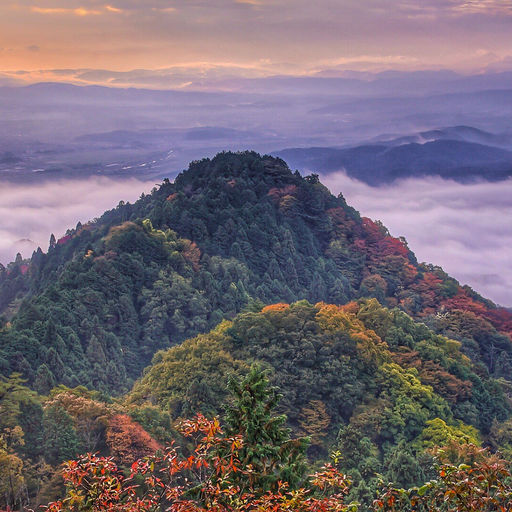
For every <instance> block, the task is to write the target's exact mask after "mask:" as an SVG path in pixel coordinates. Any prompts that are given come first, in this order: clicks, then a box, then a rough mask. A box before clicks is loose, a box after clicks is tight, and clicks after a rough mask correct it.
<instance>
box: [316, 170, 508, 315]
mask: <svg viewBox="0 0 512 512" xmlns="http://www.w3.org/2000/svg"><path fill="white" fill-rule="evenodd" d="M321 179H322V182H323V183H324V184H325V185H326V186H327V187H328V188H329V189H330V190H331V191H332V192H333V193H335V194H338V193H339V192H341V193H342V194H343V195H344V197H345V199H346V200H347V202H348V203H349V204H350V205H351V206H353V207H355V208H356V209H357V210H359V211H360V212H361V215H363V216H365V217H370V218H371V219H374V220H375V219H378V220H380V221H382V222H383V223H384V225H385V226H386V227H387V228H388V229H389V230H390V232H391V234H392V235H393V236H405V238H406V239H407V242H408V244H409V247H410V249H411V250H412V251H414V253H415V254H416V257H417V258H418V260H419V261H424V262H427V263H432V264H435V265H439V266H441V267H443V269H444V270H445V271H446V272H448V274H450V275H451V276H453V277H455V278H456V279H457V280H459V281H460V283H461V284H468V285H470V286H471V287H472V288H473V289H474V290H475V291H477V292H479V293H481V294H482V295H484V296H485V297H487V298H490V299H491V300H493V301H494V302H496V303H498V304H500V305H503V306H512V265H511V263H510V262H511V260H510V248H511V247H512V213H511V212H512V179H509V180H507V181H502V182H499V183H475V184H469V185H468V184H466V185H463V184H460V183H456V182H454V181H448V180H443V179H440V178H425V179H408V180H405V181H401V182H397V183H395V184H393V185H389V186H383V187H378V188H376V187H370V186H368V185H366V184H364V183H362V182H360V181H357V180H354V179H351V178H349V177H347V176H346V175H345V174H344V173H343V172H337V173H334V174H330V175H327V176H323V177H321Z"/></svg>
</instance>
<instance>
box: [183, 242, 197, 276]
mask: <svg viewBox="0 0 512 512" xmlns="http://www.w3.org/2000/svg"><path fill="white" fill-rule="evenodd" d="M183 245H184V247H183V257H184V258H185V259H186V260H187V261H188V262H189V263H190V264H191V265H192V268H193V269H194V270H195V271H196V272H197V271H198V270H199V269H200V268H201V265H199V261H200V260H201V250H200V249H199V247H197V245H196V243H195V242H191V241H190V240H186V239H185V240H184V241H183Z"/></svg>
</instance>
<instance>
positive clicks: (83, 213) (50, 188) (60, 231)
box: [0, 177, 155, 264]
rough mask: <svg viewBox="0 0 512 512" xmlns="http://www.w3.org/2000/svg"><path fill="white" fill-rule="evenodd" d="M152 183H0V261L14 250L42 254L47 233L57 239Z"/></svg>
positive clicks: (134, 197)
mask: <svg viewBox="0 0 512 512" xmlns="http://www.w3.org/2000/svg"><path fill="white" fill-rule="evenodd" d="M154 185H155V183H154V182H143V181H139V180H136V179H133V180H125V181H115V180H112V179H109V178H104V177H99V178H89V179H86V180H65V181H57V182H48V183H44V184H41V183H38V184H33V185H18V184H11V183H0V219H1V222H0V262H1V263H3V264H7V263H8V262H10V261H13V260H14V258H15V256H16V253H17V252H20V253H21V254H22V256H23V257H30V255H31V254H32V251H34V250H35V249H37V247H41V249H42V250H43V251H45V252H46V250H47V248H48V242H49V239H50V234H51V233H54V234H55V236H56V237H57V238H59V237H60V236H62V235H64V233H65V232H66V230H67V229H68V228H73V227H75V226H76V224H77V222H78V221H80V222H82V223H84V222H87V221H89V220H92V219H94V218H96V217H99V216H100V215H101V214H102V213H103V212H104V211H105V210H110V209H112V208H114V207H115V206H116V205H117V204H118V203H119V201H121V200H123V201H130V202H133V201H135V200H137V199H138V198H139V197H140V195H141V194H142V193H143V192H149V191H150V190H151V188H152V187H154Z"/></svg>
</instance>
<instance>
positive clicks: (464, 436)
mask: <svg viewBox="0 0 512 512" xmlns="http://www.w3.org/2000/svg"><path fill="white" fill-rule="evenodd" d="M266 375H268V378H269V380H270V383H271V384H272V385H273V386H275V387H274V388H269V387H268V382H267V383H266V384H265V382H266ZM0 397H1V399H2V408H3V410H4V414H2V415H1V416H0V432H1V439H2V446H0V468H1V470H2V471H0V475H1V476H0V489H2V490H3V491H4V494H3V495H1V496H3V498H2V497H0V500H3V501H0V504H2V503H4V504H8V505H9V504H10V505H11V506H12V505H15V506H18V505H19V506H21V504H23V503H25V504H27V503H30V504H31V505H37V504H38V503H43V504H44V503H47V502H48V501H51V500H56V499H58V498H60V497H63V496H64V495H65V493H66V491H65V489H64V487H63V482H62V479H61V477H60V476H59V475H60V472H59V470H58V468H59V464H60V463H61V462H63V461H65V460H67V459H69V458H75V457H79V454H83V453H86V452H99V453H98V456H95V457H91V456H90V455H88V456H84V457H82V458H80V461H81V462H80V463H79V465H77V463H72V464H71V465H69V466H68V469H67V471H68V477H69V478H70V480H68V489H67V490H68V492H72V489H73V486H76V490H77V492H78V494H77V495H75V496H76V498H73V496H74V495H73V494H72V493H71V494H68V498H69V499H70V500H71V501H70V502H69V508H59V507H58V506H56V507H55V509H54V510H74V508H73V506H74V505H73V504H74V503H75V501H73V500H74V499H77V500H80V499H82V498H80V496H83V499H86V496H87V495H89V496H90V499H93V500H99V497H98V495H97V494H96V493H97V490H95V489H96V488H95V487H93V486H92V484H91V482H93V481H97V485H98V487H99V488H101V487H104V488H105V492H107V493H108V496H109V498H108V499H114V495H113V494H112V490H114V493H115V492H116V491H115V489H116V487H111V488H110V487H109V485H111V484H109V482H111V481H110V480H109V478H113V476H112V475H115V474H119V475H122V474H124V475H127V474H129V471H128V472H127V469H128V468H130V467H131V471H132V472H134V471H135V473H137V472H138V471H142V474H145V473H147V472H150V473H152V472H153V469H151V470H150V466H154V464H156V467H157V468H161V465H162V464H175V463H176V464H177V465H176V467H175V471H176V472H178V471H183V469H184V468H186V466H183V465H178V463H177V462H173V461H175V455H173V452H172V450H171V452H170V454H169V456H168V458H165V459H164V460H162V459H158V460H157V461H156V462H155V463H154V464H153V465H151V463H150V462H148V461H147V459H144V457H148V456H153V455H154V454H155V453H162V452H163V451H164V449H165V447H166V446H168V445H169V444H170V443H171V442H172V441H175V442H176V443H177V446H181V447H182V449H183V450H184V456H185V460H189V461H190V457H191V456H193V457H195V456H198V457H202V456H204V455H205V452H203V451H200V452H193V451H192V448H191V445H190V443H189V442H188V441H186V439H184V437H183V436H182V434H184V435H185V438H186V437H187V434H186V431H187V429H188V432H189V434H188V436H190V435H191V434H192V433H193V432H197V430H194V429H199V432H201V426H200V425H203V427H204V428H208V432H210V431H211V429H214V431H215V429H217V428H218V425H217V427H215V426H214V425H215V424H214V423H212V424H209V423H206V424H205V421H206V420H205V419H204V418H203V419H201V418H199V419H198V420H197V421H199V426H198V425H196V426H195V427H192V425H194V422H192V423H187V421H188V420H187V419H188V418H194V416H195V415H196V414H197V413H202V414H204V415H205V417H206V418H213V417H215V416H216V417H219V418H220V420H221V422H222V424H224V425H226V429H227V430H226V431H225V433H226V435H227V436H228V438H227V441H228V445H231V446H232V449H234V450H236V457H237V458H239V464H240V470H239V472H238V476H237V475H236V474H235V475H231V476H230V477H229V479H227V478H226V479H223V480H222V481H221V482H220V485H221V486H226V485H231V486H236V485H242V487H243V488H244V489H245V491H244V492H254V493H256V494H255V495H253V496H252V498H251V497H250V495H249V498H250V500H251V502H252V501H254V502H256V498H260V497H261V495H260V494H258V493H261V492H267V491H271V490H272V491H277V490H278V486H277V482H278V480H282V479H285V481H286V482H288V483H289V485H290V486H291V488H292V489H294V488H297V487H299V486H302V485H306V483H307V479H306V474H307V472H308V471H310V472H311V471H313V470H314V469H315V468H318V467H319V466H320V465H321V464H322V463H325V462H327V461H329V460H331V462H333V463H334V464H335V467H336V470H337V471H340V472H342V473H343V474H347V475H349V477H350V479H351V481H352V485H351V486H349V485H348V482H349V481H348V480H347V482H346V483H345V484H344V488H345V487H346V492H345V493H348V498H347V500H346V502H347V503H348V502H350V501H354V502H358V503H360V507H359V510H361V511H365V510H373V509H372V508H371V507H372V502H373V500H374V498H375V497H376V496H377V495H378V494H379V493H383V492H385V491H386V489H385V487H383V485H384V484H387V483H388V482H389V483H390V485H391V486H395V487H396V486H398V487H405V488H407V487H411V486H419V485H421V484H423V483H424V482H427V481H428V480H430V479H431V478H433V477H434V476H435V475H436V471H438V469H437V464H439V462H440V460H445V462H446V463H448V462H450V463H452V464H455V463H458V462H460V461H464V462H469V463H477V462H478V463H481V462H482V461H484V462H485V461H487V460H488V457H491V459H489V460H493V461H494V462H493V463H494V464H495V463H496V460H497V459H496V457H495V456H492V455H491V453H487V454H483V453H482V452H480V449H479V447H480V446H481V445H484V446H487V447H490V448H491V449H492V450H493V451H494V450H500V451H501V453H502V454H503V455H505V456H506V457H507V458H508V459H509V460H510V458H511V457H512V435H511V432H512V397H511V392H510V382H508V381H505V380H504V379H494V378H491V377H488V376H487V375H485V374H482V373H481V371H480V368H479V366H478V365H476V364H474V363H472V362H471V360H470V359H469V358H468V357H467V356H465V355H464V354H463V353H462V352H461V343H459V342H457V341H454V340H451V339H448V338H446V337H444V336H441V335H438V334H435V333H434V332H432V331H431V330H430V329H428V328H427V327H426V326H425V325H424V324H422V323H416V322H414V321H413V320H412V319H411V318H410V317H409V316H408V315H407V314H405V313H403V312H401V311H399V310H398V309H392V310H390V309H387V308H384V307H383V306H381V305H380V304H379V303H378V301H377V300H376V299H361V300H358V301H357V302H349V303H348V304H346V305H344V306H338V305H330V304H326V303H323V302H321V303H317V304H316V305H313V304H310V303H309V302H307V301H304V300H303V301H299V302H296V303H293V304H291V305H289V304H284V303H279V304H274V305H269V306H265V307H263V308H259V307H256V306H255V305H253V307H252V311H247V312H245V313H241V314H239V315H237V316H236V317H235V318H234V319H233V320H232V321H224V322H222V323H221V324H220V325H219V326H218V327H216V328H215V329H214V330H212V331H211V332H209V333H207V334H202V335H198V336H197V337H195V338H192V339H189V340H187V341H185V342H184V343H182V344H181V345H179V346H175V347H172V348H170V349H168V350H166V351H160V352H158V353H157V354H156V355H155V356H154V358H153V362H152V364H151V366H150V367H149V368H148V369H147V370H146V371H145V373H144V375H143V376H142V377H141V379H140V380H138V381H137V383H136V384H135V386H134V388H133V390H132V391H131V392H130V393H128V394H127V395H125V396H123V397H121V398H119V399H117V400H114V401H113V400H112V399H110V398H109V397H108V396H105V395H102V394H100V393H98V392H97V391H88V390H87V389H85V388H74V389H70V388H66V387H64V386H60V387H57V388H54V389H53V390H52V391H51V392H50V393H49V394H48V395H47V396H42V395H39V394H37V393H35V392H34V391H31V390H30V389H29V388H27V387H26V386H25V385H23V383H22V382H21V381H20V379H19V377H17V376H15V375H14V376H12V377H11V378H4V379H2V380H1V381H0ZM183 422H185V423H183ZM187 425H189V426H188V427H187ZM208 425H210V426H208ZM288 427H289V428H290V430H287V428H288ZM184 429H185V430H184ZM251 429H252V430H251ZM178 430H179V431H180V432H181V434H179V433H178ZM205 433H206V432H205ZM221 433H222V432H220V434H221ZM239 434H240V435H242V439H241V440H240V443H241V444H240V445H238V444H236V445H233V444H232V443H233V439H232V438H230V437H229V436H235V435H239ZM207 435H211V433H210V434H207ZM194 439H195V438H194ZM230 439H231V440H230ZM227 441H223V443H224V444H223V446H225V443H226V442H227ZM208 446H209V448H208V450H213V453H212V457H216V456H217V455H216V454H218V452H217V451H216V450H217V448H216V447H215V446H216V445H215V444H211V443H210V444H208ZM445 446H448V447H449V449H448V450H447V451H445V452H443V453H438V452H437V451H436V450H438V449H439V448H441V447H445ZM233 447H234V448H233ZM98 457H99V458H98ZM104 457H107V458H106V459H105V458H104ZM108 457H112V458H111V459H108ZM492 457H494V459H492ZM443 458H444V459H443ZM139 459H141V460H140V461H139ZM207 460H209V461H210V462H209V463H211V464H216V463H215V460H217V459H215V458H213V459H207ZM137 461H139V462H137ZM232 462H233V456H232V457H231V463H232ZM485 463H486V464H487V462H485ZM180 464H181V463H180ZM249 464H251V466H252V469H251V470H250V471H249V473H245V470H246V469H248V467H249V466H248V465H249ZM104 465H106V466H104ZM114 465H115V466H116V467H118V468H119V473H116V471H117V470H116V471H114V470H112V469H109V470H108V471H107V473H106V475H105V476H103V475H104V470H102V468H104V467H107V468H113V467H114ZM144 467H146V469H145V470H144V469H143V468H144ZM492 467H493V468H495V469H493V471H495V470H496V468H497V466H492ZM503 467H505V466H503ZM134 468H135V469H134ZM101 471H103V473H102V472H101ZM158 471H160V470H159V469H157V472H156V475H155V476H156V477H157V478H163V476H162V474H161V473H158ZM219 471H227V466H225V467H224V469H222V468H220V469H219ZM489 471H490V470H489ZM489 471H487V473H485V474H486V475H487V476H486V478H490V477H489V475H490V473H489ZM81 472H83V473H81ZM73 474H75V476H76V478H83V477H84V476H85V475H88V476H87V479H88V480H87V481H88V482H89V483H88V484H87V485H85V486H82V485H80V484H79V482H80V481H79V480H77V479H73V477H72V475H73ZM186 475H187V473H185V476H186ZM248 475H249V476H248ZM116 478H119V477H116ZM123 478H124V477H123ZM191 478H193V479H195V478H197V474H195V473H194V472H192V476H191ZM247 478H248V479H249V480H248V481H249V482H252V483H251V484H250V485H251V486H252V487H250V488H247V487H245V485H247V482H246V483H245V484H243V482H245V481H246V480H245V479H247ZM475 478H476V477H475ZM493 478H494V477H493ZM498 478H501V477H499V476H498ZM13 482H14V483H13ZM73 482H74V483H73ZM138 482H139V484H140V483H141V482H142V480H140V479H139V480H138ZM151 482H153V483H151ZM176 482H177V481H176V480H175V479H171V480H170V481H169V485H170V486H171V488H173V486H176V485H177V483H176ZM185 482H186V481H185ZM331 483H332V482H331ZM116 485H117V484H116ZM119 485H121V484H119ZM126 485H128V483H127V484H126ZM145 485H148V486H150V487H151V485H155V480H154V479H153V480H146V484H145ZM187 485H188V484H187ZM447 485H453V484H450V482H448V483H447ZM471 485H472V486H473V485H476V484H473V483H472V484H471ZM481 485H484V484H483V483H481ZM492 485H496V482H494V481H493V484H492ZM109 488H110V489H111V490H110V491H109V490H108V489H109ZM213 488H215V487H213ZM493 488H494V487H493ZM117 489H119V487H117ZM231 489H232V492H240V493H241V492H242V491H234V490H233V489H234V488H231ZM250 489H252V490H250ZM434 490H435V489H434ZM157 491H158V486H157V488H156V489H155V493H156V494H153V495H151V496H153V498H152V499H154V500H157V501H158V499H161V497H162V496H161V495H160V494H159V493H158V492H157ZM509 491H510V492H512V491H511V490H510V488H509ZM223 492H224V491H223ZM226 492H228V491H226ZM436 492H437V491H436ZM460 492H462V491H460ZM485 492H486V493H489V492H490V491H489V490H486V491H485ZM88 493H89V494H88ZM158 496H160V498H158ZM185 496H187V499H190V498H191V497H192V496H195V495H194V494H193V489H191V491H190V492H189V493H187V494H186V495H185ZM485 496H487V494H486V495H485ZM501 496H502V498H500V499H502V500H503V499H505V498H503V496H505V495H501ZM218 498H220V499H221V500H222V498H221V497H220V496H218ZM249 498H247V499H249ZM115 499H119V500H120V501H121V502H122V503H124V502H125V501H126V500H128V501H130V500H131V498H130V494H129V493H124V492H121V491H119V495H118V496H117V498H115ZM169 499H170V498H169ZM283 499H284V497H283ZM340 499H341V498H340V497H337V498H336V500H337V501H336V503H338V505H339V507H341V505H342V502H341V501H340ZM457 499H459V498H457ZM461 499H462V498H461ZM171 502H172V500H171ZM221 502H222V503H224V502H223V501H221ZM501 502H502V501H501ZM97 506H99V508H96V509H93V510H102V508H101V505H97ZM139 506H141V505H140V504H139ZM296 506H297V507H298V505H296ZM304 506H305V505H304ZM127 507H128V506H127ZM133 507H134V508H129V507H128V508H125V509H124V508H120V510H146V509H145V508H142V509H140V508H136V505H135V504H134V505H133ZM147 510H160V509H159V508H151V507H150V508H148V509H147ZM193 510H196V509H193ZM197 510H210V509H209V508H208V507H205V508H204V509H202V508H200V509H197ZM212 510H217V509H215V508H213V509H212ZM219 510H231V509H229V508H228V509H224V508H221V509H219ZM233 510H245V509H243V508H242V509H238V508H236V507H235V508H234V509H233ZM251 510H252V509H251ZM255 510H256V509H255ZM257 510H273V509H267V508H263V509H257ZM277 510H279V509H277ZM290 510H309V509H306V508H300V507H299V508H297V509H295V508H290ZM313 510H317V509H313ZM327 510H331V509H327ZM335 510H345V509H344V508H336V509H335ZM350 510H354V509H350ZM376 510H380V509H379V507H377V508H376ZM389 510H395V509H391V508H390V509H389ZM396 510H409V509H407V508H403V509H402V508H400V509H398V508H397V509H396ZM456 510H459V509H456ZM461 510H482V509H481V508H473V509H470V508H468V509H461ZM488 510H494V509H492V508H489V509H488ZM497 510H498V509H497Z"/></svg>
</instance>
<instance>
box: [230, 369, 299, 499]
mask: <svg viewBox="0 0 512 512" xmlns="http://www.w3.org/2000/svg"><path fill="white" fill-rule="evenodd" d="M228 390H229V392H230V394H231V400H229V401H228V402H227V405H226V418H225V421H226V433H227V434H228V435H230V436H237V435H239V436H241V439H242V447H241V448H240V451H239V458H240V462H241V463H242V465H243V467H250V468H251V471H250V474H249V476H248V480H249V485H250V487H251V489H259V490H260V491H259V492H266V491H269V490H271V489H273V490H277V489H278V482H280V481H283V482H288V483H289V484H290V485H291V486H293V487H295V486H297V484H298V483H299V482H300V481H301V479H302V477H303V476H304V474H305V471H306V464H305V451H306V448H307V444H308V440H307V438H299V439H291V438H290V430H289V429H288V428H286V427H285V424H286V416H285V415H283V414H282V415H279V416H275V415H273V414H274V409H275V408H276V407H277V405H278V403H279V400H280V398H281V397H280V395H279V394H278V393H277V389H276V388H275V387H272V386H270V385H269V381H268V379H267V376H266V372H264V371H263V370H262V369H261V367H259V366H257V365H253V366H252V367H251V369H250V370H249V373H248V374H247V375H246V376H245V377H244V378H243V379H242V380H240V381H239V380H237V379H236V378H235V377H233V376H231V377H230V378H229V380H228ZM244 478H245V477H244Z"/></svg>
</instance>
